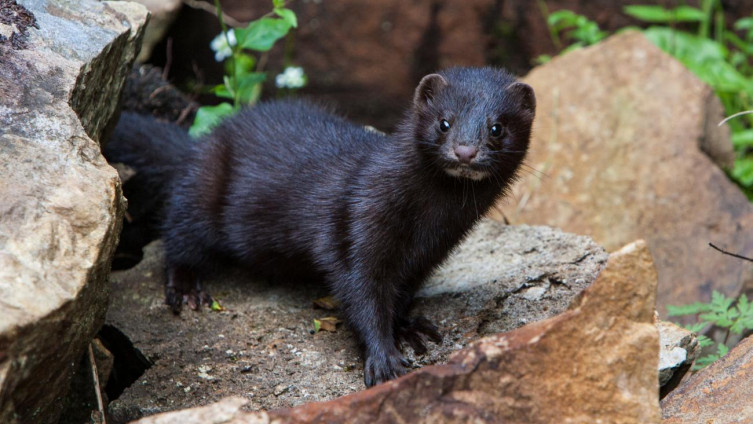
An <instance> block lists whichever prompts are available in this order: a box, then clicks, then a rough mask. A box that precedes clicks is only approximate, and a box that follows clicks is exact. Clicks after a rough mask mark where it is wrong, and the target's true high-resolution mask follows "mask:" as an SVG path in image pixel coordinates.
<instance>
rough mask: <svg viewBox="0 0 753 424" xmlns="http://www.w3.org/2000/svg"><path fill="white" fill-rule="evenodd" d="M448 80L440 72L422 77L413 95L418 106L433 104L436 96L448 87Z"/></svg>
mask: <svg viewBox="0 0 753 424" xmlns="http://www.w3.org/2000/svg"><path fill="white" fill-rule="evenodd" d="M447 85H448V84H447V80H446V79H444V77H442V76H441V75H439V74H429V75H427V76H425V77H423V78H421V82H420V83H418V87H416V93H415V94H414V95H413V104H414V105H415V107H417V108H425V107H427V106H431V105H432V102H433V101H434V98H435V96H436V95H437V93H439V92H440V91H441V90H442V89H443V88H445V87H447Z"/></svg>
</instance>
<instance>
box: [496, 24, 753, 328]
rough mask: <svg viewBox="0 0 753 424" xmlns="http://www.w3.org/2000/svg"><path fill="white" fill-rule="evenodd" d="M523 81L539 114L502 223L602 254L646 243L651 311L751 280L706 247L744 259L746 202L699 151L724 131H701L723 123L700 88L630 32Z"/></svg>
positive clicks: (730, 290)
mask: <svg viewBox="0 0 753 424" xmlns="http://www.w3.org/2000/svg"><path fill="white" fill-rule="evenodd" d="M525 81H526V82H527V83H529V84H531V85H532V86H533V87H534V89H535V90H536V98H537V109H538V110H537V114H536V115H537V116H536V123H535V130H534V136H533V137H534V140H533V142H532V143H531V150H530V156H529V157H528V159H527V163H528V165H529V166H530V167H531V168H532V169H533V170H532V171H530V172H528V173H524V175H523V178H522V181H521V182H520V183H519V184H517V185H516V186H515V197H516V198H518V199H521V201H520V202H519V204H517V205H515V206H508V205H506V204H501V205H500V207H501V209H502V210H503V211H504V215H505V216H506V217H507V219H509V220H510V221H511V222H512V223H527V224H544V225H550V226H553V227H557V228H562V229H564V230H565V231H569V232H574V233H576V234H587V235H589V236H591V237H593V238H594V240H596V241H597V242H598V243H600V244H601V245H603V246H604V247H605V248H606V249H607V250H609V251H612V250H614V249H617V248H619V247H620V246H622V245H623V244H625V243H627V242H629V241H631V240H634V239H637V238H645V239H646V241H647V242H648V244H649V247H650V248H651V251H652V253H653V254H654V258H655V260H656V268H657V270H658V273H659V293H658V303H659V306H660V307H659V311H660V313H663V312H664V306H665V305H666V304H684V303H692V302H694V301H704V302H706V301H708V300H709V299H710V295H711V291H712V290H719V291H721V292H723V293H725V294H727V295H730V296H734V295H736V294H738V293H739V292H740V288H741V287H742V286H744V285H747V284H750V283H752V282H753V264H751V263H748V262H745V261H740V260H738V259H734V258H730V257H727V256H723V255H721V254H719V253H717V252H715V251H714V250H712V249H711V248H709V246H708V243H709V242H715V243H718V244H721V245H722V246H725V247H728V248H729V249H731V250H733V251H736V252H738V253H741V254H742V255H746V256H749V257H750V256H753V244H751V243H750V234H751V230H753V206H752V205H751V204H750V203H749V202H748V200H747V199H746V198H745V196H744V195H743V194H742V193H741V192H740V190H739V189H738V188H737V187H736V186H735V185H734V184H733V183H732V182H730V181H729V180H728V179H727V177H726V176H725V175H724V172H722V170H720V169H719V168H718V167H717V166H715V165H714V163H712V161H711V160H710V159H709V158H708V157H707V156H706V155H705V154H704V153H702V152H701V150H700V149H699V141H702V140H705V139H707V138H715V137H720V134H716V133H709V132H708V131H712V130H713V131H726V128H724V127H722V128H719V127H717V126H716V125H707V121H708V120H709V119H711V120H712V121H715V122H718V119H721V117H720V116H711V115H710V113H714V114H718V113H719V108H718V104H717V102H718V100H717V99H716V98H715V97H713V96H711V95H710V89H709V87H707V86H706V85H705V84H703V83H702V82H701V81H700V80H698V79H697V78H696V77H695V76H694V75H692V74H691V73H690V71H688V70H687V69H686V68H685V67H684V66H683V65H682V64H681V63H680V62H678V61H676V60H674V59H673V58H671V57H670V56H668V55H667V54H665V53H663V52H661V51H660V50H659V49H658V48H657V47H656V46H654V45H653V44H652V43H651V42H649V41H648V40H647V39H645V38H644V37H643V35H641V34H639V33H636V32H628V33H623V34H621V35H617V36H614V37H612V38H610V39H608V40H607V41H605V42H603V43H601V44H599V45H596V46H593V47H590V48H587V49H583V50H579V51H574V52H572V53H568V54H566V55H564V56H561V57H557V58H555V59H554V60H552V61H551V62H550V63H548V64H546V65H544V66H541V67H539V68H536V69H534V70H533V71H532V72H531V73H530V74H529V75H528V76H527V77H526V78H525ZM710 110H711V111H712V112H709V111H710ZM721 136H725V137H726V135H725V134H721ZM702 144H703V145H704V146H705V147H708V146H709V145H710V144H711V143H705V142H702ZM717 150H718V149H717ZM497 218H501V217H500V216H499V215H497Z"/></svg>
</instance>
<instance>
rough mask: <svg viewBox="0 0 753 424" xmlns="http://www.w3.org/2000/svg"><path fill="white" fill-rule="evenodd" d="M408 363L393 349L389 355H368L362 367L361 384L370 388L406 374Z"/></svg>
mask: <svg viewBox="0 0 753 424" xmlns="http://www.w3.org/2000/svg"><path fill="white" fill-rule="evenodd" d="M409 367H410V363H409V362H408V360H407V359H405V358H404V357H403V355H401V354H400V352H398V350H397V349H394V350H393V351H392V352H390V353H389V354H376V355H369V356H368V357H367V358H366V362H365V363H364V366H363V382H364V383H366V387H371V386H374V385H377V384H380V383H384V382H385V381H388V380H392V379H395V378H398V377H400V376H401V375H404V374H407V373H408V371H409V370H408V368H409Z"/></svg>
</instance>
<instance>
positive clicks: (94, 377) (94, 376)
mask: <svg viewBox="0 0 753 424" xmlns="http://www.w3.org/2000/svg"><path fill="white" fill-rule="evenodd" d="M89 363H90V364H91V368H92V380H93V381H94V393H95V394H96V395H97V407H98V408H99V413H100V416H101V417H102V424H107V420H106V419H105V406H104V403H103V402H102V388H101V387H100V385H99V373H97V363H96V362H95V361H94V350H93V349H92V344H91V343H89Z"/></svg>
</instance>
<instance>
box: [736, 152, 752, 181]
mask: <svg viewBox="0 0 753 424" xmlns="http://www.w3.org/2000/svg"><path fill="white" fill-rule="evenodd" d="M732 176H733V177H734V178H735V179H736V180H737V181H739V182H740V183H741V184H742V185H744V186H752V185H753V158H752V157H750V156H745V157H741V158H736V159H735V167H734V168H732Z"/></svg>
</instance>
